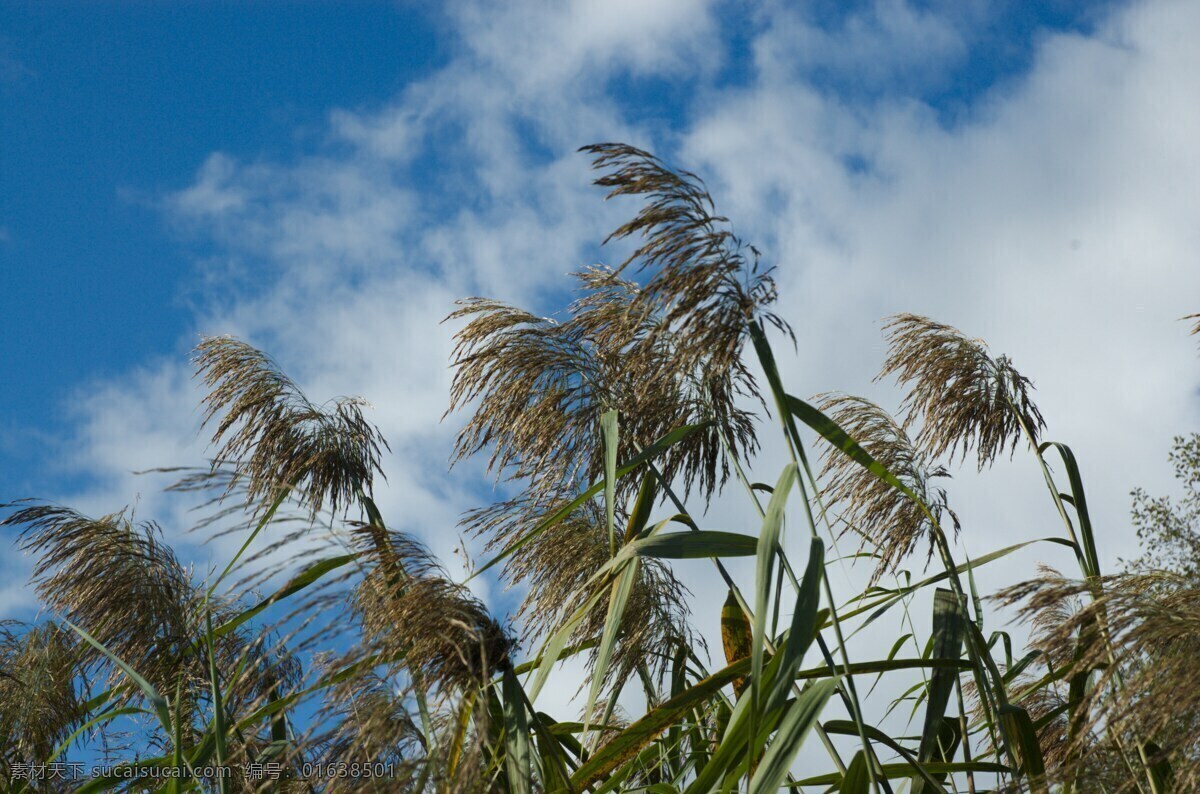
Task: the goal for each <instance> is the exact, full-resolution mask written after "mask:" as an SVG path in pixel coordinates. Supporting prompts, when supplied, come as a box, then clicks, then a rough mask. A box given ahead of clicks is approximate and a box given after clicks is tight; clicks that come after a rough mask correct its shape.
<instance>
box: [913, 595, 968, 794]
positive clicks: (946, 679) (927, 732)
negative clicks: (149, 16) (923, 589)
mask: <svg viewBox="0 0 1200 794" xmlns="http://www.w3.org/2000/svg"><path fill="white" fill-rule="evenodd" d="M964 609H965V605H963V604H960V603H959V599H958V597H957V596H955V595H954V593H952V592H951V591H949V590H943V589H941V588H938V590H937V591H936V592H934V594H933V632H932V636H931V639H932V640H933V648H932V653H931V658H934V659H954V660H958V659H959V657H960V656H961V655H962V644H963V638H964V636H965V635H966V630H965V628H964V626H963V623H964V621H965V620H966V614H965V612H964ZM957 677H958V673H957V671H954V670H950V669H947V668H944V667H942V668H934V670H933V672H932V673H931V674H930V676H929V687H928V690H927V691H928V697H927V698H926V704H925V722H924V725H923V727H922V729H921V745H920V748H919V749H918V751H917V758H918V759H919V760H920V761H921V763H925V762H927V761H931V760H932V759H933V758H934V756H935V754H936V753H937V750H938V739H939V737H940V736H941V726H942V720H943V718H944V717H945V715H946V706H947V705H948V704H949V703H950V694H951V693H952V692H953V691H954V682H955V680H956V679H957ZM922 784H923V781H920V780H918V781H916V782H914V783H913V794H920V792H921V791H923V790H924V789H923V785H922Z"/></svg>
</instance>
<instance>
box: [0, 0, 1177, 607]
mask: <svg viewBox="0 0 1200 794" xmlns="http://www.w3.org/2000/svg"><path fill="white" fill-rule="evenodd" d="M496 5H497V6H498V5H499V4H496ZM434 8H435V7H434V6H433V5H432V4H431V5H430V6H422V5H420V4H414V3H403V4H384V3H366V2H355V3H338V4H334V3H317V2H310V3H300V2H295V3H252V4H234V3H198V2H197V3H192V2H179V3H170V4H165V3H164V4H153V3H149V2H129V3H105V4H99V3H93V4H85V3H65V2H64V3H58V2H50V3H32V2H29V3H26V2H4V3H0V185H2V187H3V190H2V191H0V308H2V311H0V323H2V326H0V332H2V333H0V347H2V359H0V360H2V361H3V362H4V373H5V376H6V377H5V379H4V381H3V383H2V385H0V499H8V498H20V497H25V496H38V497H47V498H51V499H55V500H58V501H64V502H68V503H70V504H75V505H78V506H79V507H81V508H82V509H84V510H86V511H90V512H93V513H103V512H109V511H112V510H115V509H118V508H120V507H121V506H122V505H125V504H128V503H131V502H134V501H136V502H137V504H138V505H139V510H140V511H141V513H142V514H143V515H145V516H154V517H156V518H159V519H160V520H162V521H163V524H164V527H165V528H166V532H167V534H168V537H169V538H170V539H171V540H172V541H173V542H175V543H177V545H178V546H179V548H180V550H181V553H182V554H183V556H184V557H185V558H187V559H194V560H196V561H198V562H199V563H200V564H201V566H203V565H204V564H206V563H208V562H209V561H210V560H213V559H222V555H223V554H227V553H228V552H229V546H228V544H224V545H223V544H222V543H216V544H211V545H207V546H201V545H199V544H198V542H197V540H198V539H197V538H195V536H190V535H187V534H186V533H184V532H183V531H182V527H184V526H186V525H187V523H188V517H187V516H186V515H184V514H183V513H182V512H181V511H180V510H179V508H178V507H176V506H175V505H174V503H172V502H171V501H170V500H167V499H164V498H163V497H162V496H161V495H159V494H158V493H157V483H156V482H155V481H149V480H146V478H139V477H134V476H132V475H131V474H130V473H131V472H133V471H137V470H141V469H146V468H149V467H153V466H163V465H179V464H194V463H198V462H201V461H202V460H203V455H204V450H205V444H204V439H203V438H201V437H200V436H199V435H198V433H197V424H198V416H197V413H196V411H195V406H196V404H197V401H198V399H199V397H200V394H199V392H198V391H197V390H196V389H195V387H194V385H193V384H192V382H191V380H190V370H189V364H188V361H187V351H188V350H189V348H190V347H191V346H192V344H193V343H194V342H195V340H196V339H197V335H198V334H201V333H205V334H211V333H233V334H236V335H239V336H241V337H243V338H246V339H248V340H249V341H251V342H252V343H254V344H256V345H259V346H261V347H263V348H264V349H266V350H268V351H270V352H271V353H272V354H273V355H275V356H276V357H277V359H278V360H279V361H280V363H281V364H282V365H283V366H284V368H285V369H286V370H287V371H288V372H290V373H291V374H293V375H294V376H295V377H296V378H297V379H298V380H299V381H300V382H301V383H302V384H303V385H304V386H305V388H306V389H308V390H309V392H310V393H311V394H312V395H313V396H314V397H317V398H319V399H325V398H327V397H330V396H334V395H338V394H346V393H349V394H361V395H363V396H365V397H367V398H368V399H369V400H370V401H371V402H372V404H373V405H374V409H373V411H374V412H373V414H372V417H373V418H374V419H375V420H376V421H378V422H379V424H380V426H381V427H382V429H383V430H384V433H385V434H386V435H387V437H388V439H389V440H390V441H391V442H392V449H393V454H392V455H391V456H389V458H388V459H387V461H386V468H387V471H388V476H389V481H388V485H387V486H386V488H385V489H384V492H383V494H381V499H380V501H381V504H382V505H383V506H384V512H385V514H389V515H395V516H398V517H399V518H398V519H397V520H396V521H395V522H394V523H396V524H398V525H399V528H401V529H404V530H407V531H410V532H413V533H415V534H417V535H418V536H420V537H422V538H423V539H424V540H425V541H426V542H427V543H429V544H430V545H431V547H433V549H434V550H435V552H437V553H438V554H439V555H440V556H441V557H442V558H443V559H444V560H445V561H446V562H447V565H448V567H450V568H451V570H452V571H459V570H460V569H458V568H456V567H455V566H456V565H457V564H458V563H457V562H456V560H457V558H456V557H455V555H454V548H455V547H456V546H457V545H459V543H460V540H461V539H460V538H459V537H458V534H457V531H456V530H455V521H456V518H457V516H458V515H459V514H460V513H461V511H462V510H465V509H467V508H470V507H474V506H477V505H478V504H479V503H480V502H481V501H484V500H487V499H489V498H491V494H492V490H491V484H490V481H488V480H487V479H485V478H484V477H483V476H482V473H481V471H480V469H479V467H478V466H474V465H467V466H465V467H460V468H457V469H455V471H454V473H453V474H452V475H447V473H446V468H447V467H446V460H447V458H448V456H449V451H450V445H451V443H452V440H453V436H454V432H455V430H456V428H457V426H458V421H459V419H458V418H450V419H447V420H446V421H444V422H442V421H440V419H441V415H442V412H443V410H444V408H445V405H446V402H447V389H448V383H449V372H448V370H447V367H446V362H447V360H448V355H449V351H450V344H451V342H450V334H451V333H452V331H453V329H452V328H450V327H448V326H444V325H440V324H439V321H440V319H441V318H442V317H444V316H445V315H446V314H447V313H448V312H449V311H450V310H451V308H452V304H453V300H454V299H456V298H458V297H463V296H466V295H471V294H484V295H490V296H496V297H500V298H502V299H506V300H511V301H514V302H517V303H520V304H522V305H526V306H530V307H533V308H535V309H536V310H538V311H540V312H551V311H554V310H555V309H556V308H557V307H560V306H561V305H562V302H563V300H564V298H566V297H567V296H568V295H569V290H570V288H571V282H570V280H569V278H568V276H567V273H569V272H570V271H572V270H573V269H575V268H577V267H579V266H580V265H584V264H588V263H590V262H591V261H594V260H595V259H597V258H605V259H612V258H615V256H616V252H605V251H602V250H600V249H599V248H598V243H599V241H600V240H602V239H603V237H604V235H605V234H606V233H607V232H608V231H609V230H611V229H612V228H613V227H614V226H615V225H616V224H617V223H619V222H620V221H621V220H623V219H624V218H625V217H626V216H627V215H628V214H629V213H630V212H632V208H631V207H629V206H628V205H614V204H604V203H603V202H602V201H601V200H600V196H599V194H598V192H597V190H596V189H595V188H592V187H590V186H589V184H588V180H589V178H590V177H589V173H588V169H587V163H586V162H585V161H584V160H583V158H582V157H581V156H580V155H578V154H576V153H575V151H574V150H575V149H576V148H577V147H578V146H581V145H584V144H588V143H592V142H595V141H600V140H627V141H629V142H631V143H634V144H636V145H640V146H643V147H646V148H651V149H653V150H655V151H656V152H658V153H660V154H662V155H663V156H664V157H666V158H667V159H668V160H670V161H671V162H673V163H676V164H678V165H680V166H682V167H686V168H688V169H690V170H693V171H696V172H698V173H700V174H701V175H702V176H703V177H704V178H705V179H706V180H707V181H708V183H709V185H710V187H711V188H712V189H713V193H714V195H715V196H716V197H717V200H718V204H719V206H720V207H721V208H722V209H723V211H724V212H725V213H726V214H727V215H729V216H730V217H731V218H733V221H734V224H735V228H736V229H737V231H738V232H739V233H740V234H741V235H742V236H743V237H745V238H747V239H748V240H750V241H752V242H754V243H755V244H756V245H757V246H758V247H759V248H760V249H762V250H763V251H764V252H765V253H766V258H767V261H768V262H769V263H770V264H774V265H777V266H778V267H779V271H778V273H779V279H780V286H781V300H780V307H781V313H782V314H783V315H784V316H786V317H788V318H789V319H790V320H791V321H792V322H793V324H794V325H795V327H796V330H797V332H798V334H799V335H800V338H801V345H800V350H799V352H798V353H797V354H796V356H795V358H794V359H790V360H788V361H786V362H784V366H785V370H786V374H787V376H788V378H789V379H790V380H788V382H789V383H790V384H794V385H793V386H792V388H794V390H795V391H796V392H797V393H802V394H811V393H814V392H818V391H825V390H829V389H842V390H847V391H851V392H860V393H866V394H867V395H868V396H872V397H874V398H877V399H879V400H881V401H882V402H883V403H884V404H885V405H889V406H891V407H894V406H895V402H896V397H897V395H896V394H895V393H894V391H892V390H890V387H889V386H888V385H887V384H876V383H872V377H873V375H874V374H875V372H876V371H877V370H878V367H879V364H880V361H881V357H882V341H881V337H880V332H879V327H880V319H881V318H882V317H884V316H885V315H887V314H889V313H892V312H896V311H915V312H920V313H927V314H929V315H931V316H934V317H936V318H938V319H941V320H945V321H947V322H951V323H953V324H956V325H958V326H959V327H961V328H963V330H964V331H966V332H967V333H969V334H972V335H978V336H981V337H984V338H986V339H988V340H989V341H990V342H992V343H993V345H994V346H995V348H996V349H997V351H999V352H1006V353H1010V354H1012V355H1013V357H1014V359H1015V360H1016V362H1017V364H1018V366H1019V367H1021V369H1022V370H1023V371H1024V372H1026V374H1028V375H1030V376H1031V377H1032V378H1033V379H1034V381H1035V383H1036V384H1037V386H1038V389H1039V396H1040V399H1041V404H1042V407H1043V410H1044V412H1045V413H1046V414H1047V416H1048V418H1049V419H1050V422H1051V428H1052V432H1053V433H1054V435H1055V436H1056V437H1058V438H1062V439H1063V440H1067V441H1069V442H1071V443H1072V445H1073V446H1075V448H1076V450H1077V452H1078V453H1079V456H1080V458H1081V461H1082V462H1083V466H1084V474H1085V477H1087V478H1089V482H1091V483H1093V485H1092V497H1091V501H1093V502H1094V503H1095V504H1096V507H1095V508H1094V509H1095V510H1096V512H1097V513H1102V514H1103V515H1104V516H1105V517H1106V518H1105V519H1104V520H1102V521H1101V522H1100V523H1101V524H1102V526H1101V529H1100V531H1101V532H1102V533H1103V535H1104V542H1103V543H1102V545H1103V546H1104V548H1105V554H1106V555H1107V557H1108V558H1109V559H1110V561H1113V562H1115V560H1116V558H1117V557H1118V556H1122V555H1123V556H1132V555H1133V554H1135V553H1136V544H1135V540H1134V539H1133V538H1132V537H1131V535H1130V533H1129V531H1128V527H1127V522H1126V520H1125V516H1126V515H1127V512H1128V498H1127V494H1128V491H1129V489H1130V488H1132V487H1133V486H1135V485H1139V484H1142V485H1148V486H1150V487H1151V489H1152V490H1153V486H1154V484H1155V483H1164V484H1165V483H1166V482H1168V480H1169V468H1168V467H1167V465H1166V460H1165V457H1166V451H1167V448H1168V445H1169V441H1170V438H1171V436H1172V435H1174V434H1176V433H1181V432H1186V431H1188V430H1190V429H1192V428H1194V427H1196V424H1197V420H1198V419H1200V411H1198V410H1197V409H1198V407H1200V406H1198V403H1197V384H1198V379H1197V374H1200V367H1198V366H1197V362H1196V359H1195V355H1194V346H1193V343H1192V340H1190V339H1189V338H1188V337H1187V333H1186V327H1185V326H1184V325H1183V324H1181V323H1178V322H1177V318H1178V317H1180V316H1181V315H1183V314H1185V313H1188V312H1196V311H1200V269H1198V268H1196V267H1195V266H1194V257H1195V252H1196V251H1197V250H1200V239H1198V236H1197V232H1196V231H1195V230H1196V229H1198V228H1200V224H1197V223H1196V218H1197V212H1200V198H1198V196H1197V193H1196V191H1195V188H1194V186H1195V185H1196V184H1197V183H1200V162H1198V158H1197V156H1196V150H1195V144H1194V141H1196V140H1198V139H1200V110H1198V109H1197V107H1196V104H1197V103H1195V101H1194V100H1195V97H1196V96H1197V89H1198V88H1200V86H1198V85H1197V80H1198V79H1200V77H1198V75H1200V63H1198V56H1197V54H1196V52H1195V48H1194V46H1193V42H1194V41H1195V39H1196V36H1197V34H1200V11H1198V9H1197V7H1196V6H1195V4H1193V3H1186V2H1170V1H1169V0H1157V1H1155V2H1145V3H1139V4H1129V3H1097V4H1086V3H1068V2H1050V3H984V2H945V3H936V2H929V3H916V2H906V0H876V1H875V2H864V3H855V4H850V5H847V4H842V3H835V2H808V3H782V2H779V3H775V2H765V3H761V4H751V3H743V2H708V1H707V0H675V1H673V2H662V3H646V2H644V0H643V1H642V2H633V0H622V1H620V2H617V1H616V0H614V2H609V3H598V2H584V1H583V0H577V1H576V2H571V3H556V2H548V0H547V1H546V2H533V1H532V0H529V1H528V2H517V3H513V4H505V6H504V8H502V9H501V8H498V7H493V4H491V3H487V2H482V1H479V2H476V1H475V0H455V1H454V2H450V3H447V4H446V5H445V6H444V7H441V6H437V10H431V9H434ZM777 452H778V450H773V449H771V448H770V447H768V448H767V449H766V450H765V451H764V455H763V457H762V458H761V460H760V464H759V465H760V470H761V472H763V473H762V475H761V479H773V476H774V471H773V469H775V468H776V463H777V462H778V458H777V457H776V453H777ZM1128 461H1137V464H1136V465H1132V466H1131V465H1129V463H1128ZM966 475H970V472H967V473H966ZM991 477H992V479H990V480H989V481H988V483H987V484H985V485H977V484H975V483H974V481H973V480H972V479H971V478H970V477H969V476H966V477H964V480H963V481H962V482H961V484H959V483H958V481H956V485H955V489H956V491H955V494H956V495H957V498H958V499H959V502H958V503H957V504H958V506H959V510H960V512H961V513H962V514H963V515H964V518H965V519H966V521H965V524H966V529H965V530H964V536H963V540H962V542H963V544H964V545H965V546H966V547H967V549H968V550H969V551H971V553H979V552H980V551H986V550H990V549H991V548H994V547H995V545H996V544H997V539H998V538H1012V539H1014V542H1015V540H1019V539H1024V538H1027V537H1033V536H1036V535H1037V534H1039V528H1043V529H1044V527H1042V526H1041V525H1042V524H1044V523H1045V522H1046V521H1047V520H1049V519H1052V518H1053V516H1050V515H1049V514H1048V513H1047V512H1046V511H1045V510H1044V509H1043V508H1044V507H1045V506H1044V505H1042V504H1041V501H1040V500H1041V498H1042V496H1041V493H1040V492H1039V491H1038V490H1037V488H1038V487H1039V486H1038V483H1037V480H1036V472H1035V471H1034V470H1033V469H1032V468H1031V467H1030V466H1029V465H1028V461H1025V462H1024V463H1022V462H1021V461H1016V462H1014V463H1013V464H1012V465H1011V466H1001V467H999V468H998V470H997V471H996V472H994V473H993V474H992V475H991ZM710 515H711V516H712V517H713V520H714V521H716V522H724V523H723V525H722V526H723V528H730V529H740V528H742V527H741V525H740V524H739V523H738V522H739V521H743V520H744V511H741V510H740V507H739V506H736V505H735V506H728V507H726V506H724V505H722V504H716V505H714V506H713V508H712V510H711V511H710ZM747 529H748V531H752V529H749V528H747ZM1047 532H1048V530H1047V531H1043V532H1041V533H1040V534H1047ZM801 556H802V555H801ZM28 564H29V563H28V560H24V559H22V558H19V557H17V556H15V555H10V556H7V557H5V558H4V561H3V562H0V580H4V581H6V584H5V585H3V586H0V616H3V615H5V614H10V615H19V616H23V617H27V616H28V615H29V614H31V612H32V610H33V609H34V608H35V606H34V604H33V603H32V601H31V600H30V599H29V593H28V591H27V590H26V589H25V588H24V587H23V586H22V584H21V583H22V582H23V581H24V577H25V575H26V574H27V570H28ZM1021 564H1023V565H1026V566H1027V565H1028V564H1030V560H1024V561H1023V562H1022V563H1021ZM1009 572H1010V573H1011V570H1010V571H1009ZM698 575H700V576H701V577H702V574H698ZM697 581H700V582H703V579H702V578H701V579H698V580H697ZM8 583H11V584H8ZM482 587H483V588H484V589H483V592H482V593H481V594H482V595H484V596H485V597H488V598H489V599H491V600H492V601H493V603H495V604H499V605H504V604H507V603H509V601H507V600H506V599H505V598H503V597H502V596H500V595H499V594H496V593H489V592H487V590H486V583H484V584H483V585H482ZM720 600H721V599H720V597H716V602H714V603H719V601H720ZM705 610H707V611H705ZM697 611H698V613H702V618H703V620H709V619H710V618H712V619H713V620H715V617H714V616H715V615H716V614H717V611H718V610H717V607H716V606H713V608H712V609H711V610H708V609H707V606H706V605H705V603H704V601H703V598H701V599H700V603H699V605H698V610H697Z"/></svg>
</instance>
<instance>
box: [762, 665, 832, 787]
mask: <svg viewBox="0 0 1200 794" xmlns="http://www.w3.org/2000/svg"><path fill="white" fill-rule="evenodd" d="M836 686H837V684H836V682H835V681H832V680H830V681H818V682H817V683H815V684H813V685H812V686H811V687H809V688H808V689H806V690H805V691H804V692H802V693H800V695H799V696H798V697H797V698H796V700H795V701H794V702H793V703H792V707H791V708H790V709H788V712H787V715H786V716H784V718H783V722H782V723H780V725H779V731H778V732H777V733H776V734H775V739H774V740H773V741H772V742H771V743H770V744H769V745H767V751H766V753H764V754H763V758H762V762H761V763H759V765H758V770H757V771H756V772H755V773H754V776H753V777H751V778H750V794H766V793H767V792H775V791H778V790H779V787H780V786H781V785H783V781H784V778H786V777H787V774H788V770H789V769H791V766H792V760H793V759H794V758H795V757H796V753H798V752H800V746H801V745H802V744H804V738H805V737H806V736H807V735H808V732H809V731H811V730H812V729H813V726H814V725H815V724H816V723H817V720H818V718H820V716H821V712H822V711H823V710H824V709H825V704H826V703H828V702H829V698H830V696H831V695H833V692H834V689H836Z"/></svg>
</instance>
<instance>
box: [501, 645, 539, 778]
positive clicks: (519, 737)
mask: <svg viewBox="0 0 1200 794" xmlns="http://www.w3.org/2000/svg"><path fill="white" fill-rule="evenodd" d="M501 680H502V682H503V683H502V687H503V689H504V747H505V754H504V759H505V761H504V763H505V769H506V771H507V772H508V786H509V789H508V790H509V791H511V792H513V794H533V750H532V749H531V747H530V743H529V721H528V719H527V718H526V714H525V702H524V696H523V695H522V693H521V682H520V681H518V680H517V676H516V673H514V672H513V671H512V670H511V669H507V670H505V671H504V675H503V677H502V679H501Z"/></svg>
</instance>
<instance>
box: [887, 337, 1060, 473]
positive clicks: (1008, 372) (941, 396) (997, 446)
mask: <svg viewBox="0 0 1200 794" xmlns="http://www.w3.org/2000/svg"><path fill="white" fill-rule="evenodd" d="M884 329H885V333H886V335H887V338H888V342H889V344H890V348H891V349H890V350H889V351H888V357H887V361H886V362H885V364H884V368H883V371H882V372H881V373H880V374H879V377H880V378H883V377H886V376H888V375H893V374H894V375H895V376H896V378H897V380H899V381H900V383H901V384H904V385H906V386H909V387H910V391H909V393H908V396H907V397H906V398H905V401H904V405H905V407H906V408H907V410H908V415H907V417H906V418H905V424H906V425H909V424H912V423H913V422H914V421H916V420H918V419H919V420H920V425H921V429H920V431H919V432H918V434H917V439H916V440H917V443H918V444H920V445H921V446H922V447H924V448H925V449H926V450H928V452H929V454H930V455H931V456H932V457H939V456H940V455H942V454H943V453H946V452H948V453H949V457H950V458H951V459H952V460H953V458H954V457H955V455H956V454H958V453H959V451H960V450H961V453H962V455H963V457H964V458H965V457H966V454H967V452H968V451H969V450H971V449H972V448H974V450H975V452H976V454H977V455H978V460H979V468H980V469H981V470H982V469H983V468H984V467H985V466H987V465H989V464H990V463H991V462H992V461H993V460H995V459H996V457H997V456H998V455H1000V454H1002V453H1003V452H1004V450H1005V448H1006V447H1007V448H1008V449H1009V452H1010V454H1011V453H1013V452H1015V451H1016V447H1017V442H1018V441H1019V439H1020V438H1021V436H1022V431H1023V430H1027V431H1028V432H1029V434H1030V435H1031V436H1032V440H1033V443H1035V444H1036V443H1037V440H1038V439H1039V438H1040V436H1041V431H1042V430H1043V429H1044V427H1045V422H1044V421H1043V419H1042V415H1041V412H1040V411H1038V408H1037V406H1036V405H1035V404H1034V403H1033V400H1032V398H1031V396H1030V392H1032V391H1033V384H1032V383H1030V381H1029V379H1028V378H1026V377H1024V376H1023V375H1021V373H1019V372H1018V371H1017V370H1016V369H1015V368H1014V367H1013V365H1012V362H1011V361H1010V360H1009V359H1008V357H1007V356H1000V357H999V358H995V359H993V358H992V357H991V356H990V355H989V354H988V352H987V348H986V346H985V345H984V343H983V342H982V341H980V340H978V339H968V338H967V337H965V336H963V335H962V333H960V332H959V331H958V330H957V329H955V328H952V327H950V326H948V325H943V324H941V323H937V322H934V321H933V320H930V319H929V318H927V317H920V316H917V315H915V314H898V315H895V316H894V317H892V318H891V320H890V321H889V322H888V324H887V325H885V326H884Z"/></svg>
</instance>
